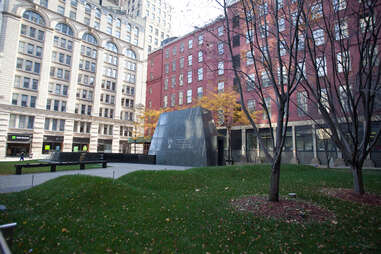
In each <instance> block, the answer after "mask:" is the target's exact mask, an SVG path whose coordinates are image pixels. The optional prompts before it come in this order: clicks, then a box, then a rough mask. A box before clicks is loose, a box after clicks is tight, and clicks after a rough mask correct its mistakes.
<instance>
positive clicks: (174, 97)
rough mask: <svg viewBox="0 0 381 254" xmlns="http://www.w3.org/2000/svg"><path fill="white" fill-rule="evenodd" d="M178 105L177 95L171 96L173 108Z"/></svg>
mask: <svg viewBox="0 0 381 254" xmlns="http://www.w3.org/2000/svg"><path fill="white" fill-rule="evenodd" d="M175 104H176V94H171V107H174V106H175Z"/></svg>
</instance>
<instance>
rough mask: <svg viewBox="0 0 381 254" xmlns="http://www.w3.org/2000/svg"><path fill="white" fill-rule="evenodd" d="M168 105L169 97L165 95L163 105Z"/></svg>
mask: <svg viewBox="0 0 381 254" xmlns="http://www.w3.org/2000/svg"><path fill="white" fill-rule="evenodd" d="M167 106H168V97H167V95H164V98H163V107H164V108H166V107H167Z"/></svg>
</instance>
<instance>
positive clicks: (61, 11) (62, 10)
mask: <svg viewBox="0 0 381 254" xmlns="http://www.w3.org/2000/svg"><path fill="white" fill-rule="evenodd" d="M57 12H58V13H59V14H61V15H65V7H63V6H61V5H58V7H57Z"/></svg>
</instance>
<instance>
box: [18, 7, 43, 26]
mask: <svg viewBox="0 0 381 254" xmlns="http://www.w3.org/2000/svg"><path fill="white" fill-rule="evenodd" d="M22 17H23V18H24V19H27V20H29V21H30V22H32V23H35V24H38V25H41V26H45V20H44V18H43V17H42V16H41V15H40V14H38V13H37V12H34V11H29V10H28V11H25V12H24V13H23V15H22Z"/></svg>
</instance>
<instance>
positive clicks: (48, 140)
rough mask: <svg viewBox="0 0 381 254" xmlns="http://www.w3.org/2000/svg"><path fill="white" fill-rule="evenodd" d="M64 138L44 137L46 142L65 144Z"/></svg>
mask: <svg viewBox="0 0 381 254" xmlns="http://www.w3.org/2000/svg"><path fill="white" fill-rule="evenodd" d="M63 140H64V137H63V136H44V141H45V142H63Z"/></svg>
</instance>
